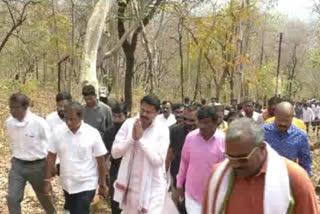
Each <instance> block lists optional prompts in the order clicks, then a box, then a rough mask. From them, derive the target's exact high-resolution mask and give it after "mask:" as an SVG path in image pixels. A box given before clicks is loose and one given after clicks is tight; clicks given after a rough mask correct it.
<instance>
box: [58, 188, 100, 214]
mask: <svg viewBox="0 0 320 214" xmlns="http://www.w3.org/2000/svg"><path fill="white" fill-rule="evenodd" d="M63 192H64V194H65V197H66V202H65V205H66V206H67V207H68V209H69V211H70V214H89V213H90V204H91V202H92V200H93V198H94V195H95V193H96V190H89V191H84V192H79V193H76V194H69V193H68V192H67V191H65V190H63Z"/></svg>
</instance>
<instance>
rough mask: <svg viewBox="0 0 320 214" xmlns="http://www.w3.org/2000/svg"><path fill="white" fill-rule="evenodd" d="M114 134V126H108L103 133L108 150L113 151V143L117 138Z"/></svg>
mask: <svg viewBox="0 0 320 214" xmlns="http://www.w3.org/2000/svg"><path fill="white" fill-rule="evenodd" d="M114 134H115V133H112V128H108V129H107V130H106V132H105V133H104V135H103V142H104V145H105V146H106V148H107V150H108V152H111V149H112V144H113V141H114V138H115V136H114Z"/></svg>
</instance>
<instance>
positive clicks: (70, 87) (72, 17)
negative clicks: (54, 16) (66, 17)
mask: <svg viewBox="0 0 320 214" xmlns="http://www.w3.org/2000/svg"><path fill="white" fill-rule="evenodd" d="M70 1H71V68H70V70H69V73H68V74H69V75H68V76H69V80H68V87H67V88H68V92H69V93H71V91H72V79H73V78H72V73H73V70H74V28H75V27H74V2H73V0H70Z"/></svg>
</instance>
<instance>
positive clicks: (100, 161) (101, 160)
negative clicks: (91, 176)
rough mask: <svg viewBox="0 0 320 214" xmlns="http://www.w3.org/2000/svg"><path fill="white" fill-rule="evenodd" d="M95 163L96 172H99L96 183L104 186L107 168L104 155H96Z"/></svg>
mask: <svg viewBox="0 0 320 214" xmlns="http://www.w3.org/2000/svg"><path fill="white" fill-rule="evenodd" d="M96 159H97V165H98V173H99V180H98V184H99V185H100V186H105V185H106V173H107V168H106V164H105V157H104V156H100V157H97V158H96Z"/></svg>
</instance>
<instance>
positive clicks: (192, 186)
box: [177, 106, 225, 214]
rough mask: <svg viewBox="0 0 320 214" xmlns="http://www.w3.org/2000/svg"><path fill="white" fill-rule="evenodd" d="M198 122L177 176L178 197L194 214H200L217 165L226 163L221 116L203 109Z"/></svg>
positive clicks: (188, 140)
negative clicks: (219, 125)
mask: <svg viewBox="0 0 320 214" xmlns="http://www.w3.org/2000/svg"><path fill="white" fill-rule="evenodd" d="M197 119H198V127H199V128H198V129H196V130H194V131H192V132H190V133H189V134H188V136H187V138H186V140H185V143H184V146H183V149H182V156H181V163H180V169H179V173H178V176H177V190H178V193H179V196H180V198H184V197H185V201H186V209H187V212H188V213H192V214H201V212H202V200H203V196H204V193H205V188H206V183H207V180H208V178H209V176H210V172H211V170H212V167H213V165H214V164H216V163H219V162H221V161H223V160H224V152H225V135H224V133H223V132H222V131H220V130H217V125H218V115H217V113H216V111H215V109H214V107H209V106H205V107H202V108H201V109H200V110H199V111H198V113H197ZM184 187H185V195H184V194H183V192H184V191H183V190H184V189H183V188H184Z"/></svg>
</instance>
